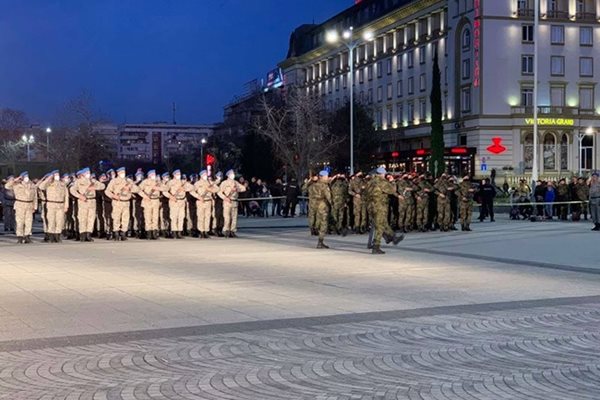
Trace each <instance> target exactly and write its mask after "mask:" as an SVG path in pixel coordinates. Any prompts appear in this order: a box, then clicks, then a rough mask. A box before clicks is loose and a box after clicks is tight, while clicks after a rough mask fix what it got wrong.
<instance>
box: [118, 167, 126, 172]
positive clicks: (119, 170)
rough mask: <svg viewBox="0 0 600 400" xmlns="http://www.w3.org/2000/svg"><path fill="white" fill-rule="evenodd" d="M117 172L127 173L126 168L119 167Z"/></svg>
mask: <svg viewBox="0 0 600 400" xmlns="http://www.w3.org/2000/svg"><path fill="white" fill-rule="evenodd" d="M117 172H125V167H119V168H117Z"/></svg>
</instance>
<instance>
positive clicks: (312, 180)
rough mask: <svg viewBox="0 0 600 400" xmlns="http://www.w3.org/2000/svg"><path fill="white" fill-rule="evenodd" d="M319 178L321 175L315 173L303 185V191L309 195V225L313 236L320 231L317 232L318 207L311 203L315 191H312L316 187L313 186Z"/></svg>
mask: <svg viewBox="0 0 600 400" xmlns="http://www.w3.org/2000/svg"><path fill="white" fill-rule="evenodd" d="M318 179H319V177H318V176H316V175H315V176H313V177H312V178H309V179H306V180H305V181H304V184H303V185H302V193H306V195H307V196H308V227H309V229H310V234H311V235H313V236H317V235H318V234H319V233H318V232H317V228H316V226H317V222H316V219H315V218H316V216H317V213H316V209H315V207H313V206H312V205H311V203H310V199H311V198H313V197H314V193H312V190H313V189H314V188H312V186H313V184H314V183H315V182H317V180H318Z"/></svg>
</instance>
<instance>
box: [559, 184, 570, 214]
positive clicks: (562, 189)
mask: <svg viewBox="0 0 600 400" xmlns="http://www.w3.org/2000/svg"><path fill="white" fill-rule="evenodd" d="M567 201H569V186H567V181H566V180H565V179H564V178H563V179H561V180H560V181H558V185H557V186H556V202H559V203H562V202H567ZM568 208H569V207H568V205H567V204H558V205H557V206H556V215H557V216H558V218H559V219H561V220H563V221H566V220H567V213H568Z"/></svg>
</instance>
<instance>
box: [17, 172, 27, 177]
mask: <svg viewBox="0 0 600 400" xmlns="http://www.w3.org/2000/svg"><path fill="white" fill-rule="evenodd" d="M26 176H29V172H27V171H23V172H21V173H20V174H19V178H24V177H26Z"/></svg>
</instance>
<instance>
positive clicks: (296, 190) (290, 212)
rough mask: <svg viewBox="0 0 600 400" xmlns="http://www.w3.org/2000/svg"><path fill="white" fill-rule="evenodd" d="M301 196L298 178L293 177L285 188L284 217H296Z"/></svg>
mask: <svg viewBox="0 0 600 400" xmlns="http://www.w3.org/2000/svg"><path fill="white" fill-rule="evenodd" d="M299 196H300V186H298V182H297V181H296V178H292V179H291V180H290V182H289V183H288V185H287V186H286V188H285V210H284V211H283V216H284V217H286V218H287V217H294V216H295V215H296V206H297V205H298V197H299Z"/></svg>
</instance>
